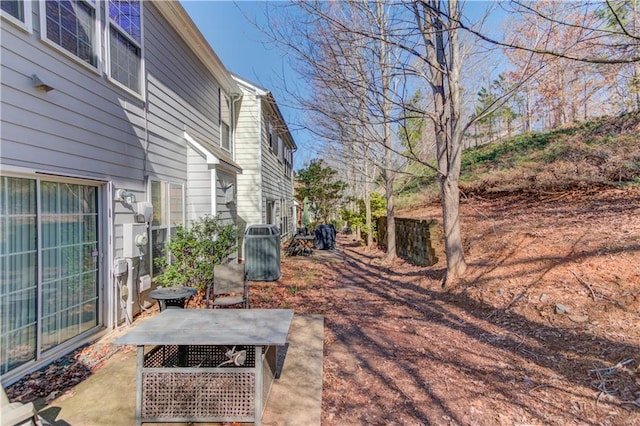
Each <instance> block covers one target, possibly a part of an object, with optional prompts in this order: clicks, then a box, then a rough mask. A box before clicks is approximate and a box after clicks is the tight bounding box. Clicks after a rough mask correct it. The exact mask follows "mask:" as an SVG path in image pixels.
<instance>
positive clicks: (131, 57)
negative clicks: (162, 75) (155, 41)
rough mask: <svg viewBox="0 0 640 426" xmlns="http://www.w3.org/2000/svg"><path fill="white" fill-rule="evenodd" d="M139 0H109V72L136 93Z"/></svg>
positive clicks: (139, 67) (139, 48)
mask: <svg viewBox="0 0 640 426" xmlns="http://www.w3.org/2000/svg"><path fill="white" fill-rule="evenodd" d="M141 8H142V4H141V2H140V1H139V0H109V65H108V72H109V76H110V77H111V78H112V79H114V80H115V81H117V82H119V83H120V84H122V85H123V86H125V87H127V88H128V89H131V90H133V91H134V92H136V93H141V92H142V85H141V81H142V17H141V12H142V10H141Z"/></svg>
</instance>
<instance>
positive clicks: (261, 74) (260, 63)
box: [180, 0, 312, 169]
mask: <svg viewBox="0 0 640 426" xmlns="http://www.w3.org/2000/svg"><path fill="white" fill-rule="evenodd" d="M180 2H181V3H182V5H183V7H184V8H185V10H186V11H187V13H188V14H189V16H190V17H191V19H192V20H193V22H194V23H195V24H196V26H197V27H198V29H199V30H200V32H201V33H202V34H203V35H204V37H205V38H206V39H207V41H208V42H209V44H210V45H211V47H212V48H213V50H214V51H215V52H216V54H217V55H218V57H219V58H220V60H221V61H222V63H223V64H224V65H225V66H226V67H227V69H228V70H229V71H231V72H232V73H234V74H237V75H239V76H240V77H243V78H245V79H247V80H249V81H252V82H254V83H256V84H258V85H259V86H261V87H263V88H265V89H268V90H270V91H271V92H272V93H273V95H274V97H275V98H276V101H277V102H278V106H279V107H280V110H281V112H282V115H283V116H284V119H285V120H286V121H287V125H288V126H289V130H290V131H291V133H292V136H293V138H294V140H295V142H296V144H297V145H298V151H297V152H296V153H295V154H294V168H295V169H298V168H300V167H304V163H305V162H308V161H309V160H310V159H311V158H312V157H311V156H312V154H311V153H310V152H309V151H308V150H306V149H305V146H308V139H309V136H308V135H307V134H305V132H304V131H302V130H299V129H298V127H299V126H298V125H297V124H296V123H297V122H298V121H299V118H298V115H297V113H296V111H295V109H293V108H290V107H289V105H291V99H290V96H288V95H287V93H286V92H285V90H284V89H283V88H282V87H283V81H284V80H285V79H286V81H287V84H290V83H291V82H292V81H295V82H296V84H298V83H297V82H298V78H297V76H296V75H294V73H293V72H292V71H291V70H290V69H289V68H288V65H287V64H288V62H287V59H286V57H284V56H283V53H282V52H281V51H280V50H279V49H278V48H276V47H275V46H273V45H271V44H270V43H268V37H266V36H265V35H264V34H263V33H262V32H261V31H260V30H259V29H258V28H256V26H255V25H254V24H253V23H252V22H251V21H252V20H255V21H256V22H258V23H259V24H262V23H264V21H265V18H264V13H265V7H266V3H265V2H264V1H239V2H234V1H220V0H216V1H214V0H207V1H205V0H187V1H185V0H181V1H180Z"/></svg>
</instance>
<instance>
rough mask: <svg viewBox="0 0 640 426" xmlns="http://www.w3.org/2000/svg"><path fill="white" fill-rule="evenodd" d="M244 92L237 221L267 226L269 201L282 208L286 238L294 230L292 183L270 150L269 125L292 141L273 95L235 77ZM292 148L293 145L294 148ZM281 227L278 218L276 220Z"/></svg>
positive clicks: (238, 142)
mask: <svg viewBox="0 0 640 426" xmlns="http://www.w3.org/2000/svg"><path fill="white" fill-rule="evenodd" d="M236 81H237V82H238V84H239V86H240V88H241V89H242V91H243V97H242V104H241V106H240V109H239V112H238V123H237V129H236V159H237V161H238V164H239V165H240V166H241V167H242V175H239V176H238V218H239V223H240V224H243V225H245V226H246V225H252V224H266V223H267V220H268V212H267V202H268V201H273V202H277V203H278V204H279V205H280V209H281V215H285V216H286V217H287V221H286V223H287V225H288V226H287V229H281V234H282V237H283V238H286V237H287V236H290V235H291V232H292V230H294V229H295V223H294V217H293V214H292V209H291V207H292V206H293V180H292V177H290V176H289V177H287V176H286V175H285V168H284V163H283V162H282V161H281V160H279V159H278V157H277V155H276V154H275V153H273V152H272V151H271V149H270V148H269V141H268V134H267V132H268V123H269V122H272V123H274V124H275V127H276V128H278V129H282V130H283V131H282V132H281V136H282V139H283V141H285V140H286V141H287V143H290V142H289V139H288V138H289V137H290V136H289V134H288V131H286V127H287V126H286V123H283V122H282V121H281V120H282V118H281V116H280V115H279V114H278V113H277V112H276V110H275V109H274V108H273V104H272V102H273V97H272V96H271V95H270V93H269V92H268V91H267V90H265V89H263V88H260V87H258V86H255V85H254V84H252V83H250V82H248V81H245V80H243V79H241V78H240V77H236ZM291 146H293V145H291ZM273 221H274V222H275V224H276V225H278V226H280V221H279V219H278V218H274V220H273Z"/></svg>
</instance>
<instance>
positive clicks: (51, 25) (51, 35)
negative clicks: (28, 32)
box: [41, 0, 99, 68]
mask: <svg viewBox="0 0 640 426" xmlns="http://www.w3.org/2000/svg"><path fill="white" fill-rule="evenodd" d="M41 4H42V5H43V9H44V12H43V13H42V15H43V16H44V18H43V22H44V31H43V34H42V37H43V39H45V40H47V41H49V42H51V43H53V44H54V45H56V46H58V47H59V48H61V49H63V50H64V51H65V52H67V53H69V54H70V55H72V56H73V57H75V58H77V59H79V60H80V61H81V62H83V63H86V64H88V65H90V66H91V67H93V68H97V66H98V45H99V44H98V36H97V30H96V29H97V28H98V27H99V26H98V22H97V13H96V3H95V0H93V1H92V0H90V1H85V0H58V1H54V0H49V1H43V2H41Z"/></svg>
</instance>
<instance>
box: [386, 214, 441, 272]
mask: <svg viewBox="0 0 640 426" xmlns="http://www.w3.org/2000/svg"><path fill="white" fill-rule="evenodd" d="M395 222H396V253H397V255H398V256H400V257H402V258H403V259H405V260H407V261H408V262H410V263H412V264H414V265H417V266H431V265H434V264H436V263H437V262H438V258H437V257H436V251H435V249H434V243H437V242H438V238H439V237H438V236H439V235H440V228H439V226H438V221H437V220H433V219H432V220H426V219H406V218H396V219H395ZM386 242H387V218H386V217H380V218H378V245H379V246H386Z"/></svg>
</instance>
